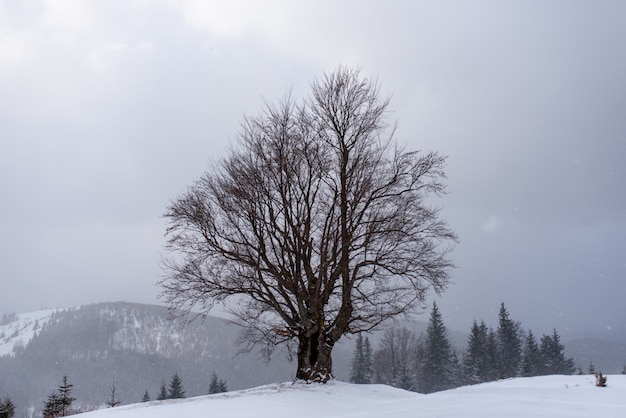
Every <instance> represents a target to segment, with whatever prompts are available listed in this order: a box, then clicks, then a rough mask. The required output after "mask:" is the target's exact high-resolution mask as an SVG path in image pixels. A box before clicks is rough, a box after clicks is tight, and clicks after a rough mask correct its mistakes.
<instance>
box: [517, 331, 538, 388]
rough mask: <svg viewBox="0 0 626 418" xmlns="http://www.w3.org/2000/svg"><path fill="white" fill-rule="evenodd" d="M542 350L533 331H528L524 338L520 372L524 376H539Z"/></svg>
mask: <svg viewBox="0 0 626 418" xmlns="http://www.w3.org/2000/svg"><path fill="white" fill-rule="evenodd" d="M541 368H542V367H541V351H540V350H539V346H538V345H537V341H536V340H535V336H534V335H533V332H532V331H530V330H529V331H528V334H527V335H526V338H525V340H524V350H523V352H522V364H521V367H520V374H521V375H522V376H524V377H531V376H537V375H539V374H540V371H541Z"/></svg>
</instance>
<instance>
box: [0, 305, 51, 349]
mask: <svg viewBox="0 0 626 418" xmlns="http://www.w3.org/2000/svg"><path fill="white" fill-rule="evenodd" d="M56 311H57V309H47V310H42V311H37V312H29V313H24V314H14V317H13V318H11V319H10V320H9V321H7V322H6V323H4V324H0V357H1V356H6V355H14V350H15V348H17V347H24V346H26V344H28V342H29V341H30V340H31V339H32V338H33V336H34V335H35V333H36V332H37V330H38V329H39V328H41V327H42V326H44V325H45V324H46V323H47V322H48V320H50V317H51V316H52V315H53V314H54V313H55V312H56Z"/></svg>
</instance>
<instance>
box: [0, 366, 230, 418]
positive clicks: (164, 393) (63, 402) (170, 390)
mask: <svg viewBox="0 0 626 418" xmlns="http://www.w3.org/2000/svg"><path fill="white" fill-rule="evenodd" d="M73 388H74V385H73V384H72V383H70V382H69V379H68V377H67V375H64V376H63V379H62V383H61V384H60V385H59V386H58V387H57V388H56V389H55V390H54V391H52V392H51V393H50V394H49V395H48V398H47V400H46V401H44V403H43V410H42V411H41V415H42V416H43V418H56V417H65V416H69V415H76V414H80V413H83V412H88V411H93V410H96V409H100V408H101V406H77V405H75V403H74V401H76V398H75V397H73V396H72V391H73ZM109 389H110V396H109V398H108V399H107V400H106V402H105V403H104V404H105V405H106V406H107V407H109V408H112V407H116V406H118V405H121V403H122V401H121V400H120V399H119V398H118V393H117V387H116V385H115V383H113V384H112V385H111V386H109ZM227 391H228V387H227V384H226V381H225V380H223V379H220V378H219V377H218V376H217V373H215V372H213V374H212V376H211V383H210V384H209V387H208V393H209V394H214V393H222V392H227ZM184 397H185V390H184V389H183V382H182V379H181V378H180V377H179V376H178V373H176V374H174V376H172V379H171V380H170V384H169V387H168V386H167V385H166V384H165V381H162V383H161V387H160V389H159V393H158V394H157V400H165V399H181V398H184ZM148 401H150V394H149V393H148V391H147V390H146V392H145V393H144V395H143V398H142V399H141V402H148ZM31 415H32V414H31ZM13 416H15V405H14V404H13V401H11V399H10V398H9V397H8V396H7V397H5V398H4V399H2V400H0V418H11V417H13Z"/></svg>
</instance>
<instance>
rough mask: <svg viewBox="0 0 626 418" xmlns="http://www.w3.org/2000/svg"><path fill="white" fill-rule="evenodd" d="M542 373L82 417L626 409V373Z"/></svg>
mask: <svg viewBox="0 0 626 418" xmlns="http://www.w3.org/2000/svg"><path fill="white" fill-rule="evenodd" d="M607 383H608V386H607V387H605V388H598V387H595V379H594V378H593V377H592V376H543V377H532V378H518V379H509V380H504V381H498V382H491V383H485V384H481V385H475V386H466V387H462V388H457V389H453V390H449V391H446V392H439V393H434V394H430V395H422V394H416V393H412V392H406V391H403V390H400V389H395V388H392V387H389V386H384V385H353V384H349V383H343V382H337V381H335V382H331V383H328V384H326V385H316V384H312V385H306V384H302V383H293V384H292V383H280V384H273V385H267V386H261V387H259V388H255V389H248V390H242V391H237V392H229V393H226V394H219V395H209V396H202V397H196V398H190V399H182V400H170V401H156V402H148V403H143V404H141V403H140V404H133V405H127V406H122V407H118V408H113V409H106V410H100V411H94V412H91V413H88V414H84V415H82V416H84V417H85V418H166V417H185V418H196V417H197V418H200V417H202V418H205V417H208V416H211V417H229V418H235V417H246V418H247V417H255V418H280V417H298V418H307V417H315V418H319V417H322V416H323V417H325V418H346V417H360V418H368V417H372V418H374V417H394V418H404V417H407V418H408V417H411V418H414V417H420V418H428V417H433V418H434V417H440V418H445V417H480V418H495V417H498V418H500V417H506V418H513V417H551V418H558V417H568V418H572V417H594V416H597V417H602V418H617V417H620V418H623V417H626V376H624V375H615V376H613V375H611V376H608V381H607Z"/></svg>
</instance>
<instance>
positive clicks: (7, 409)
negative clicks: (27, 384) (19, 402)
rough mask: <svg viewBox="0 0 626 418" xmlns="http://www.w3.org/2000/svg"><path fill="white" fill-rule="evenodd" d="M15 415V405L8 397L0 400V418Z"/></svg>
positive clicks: (8, 417)
mask: <svg viewBox="0 0 626 418" xmlns="http://www.w3.org/2000/svg"><path fill="white" fill-rule="evenodd" d="M14 415H15V405H13V401H11V398H9V397H8V396H7V397H6V398H4V399H1V400H0V418H11V417H13V416H14Z"/></svg>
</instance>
